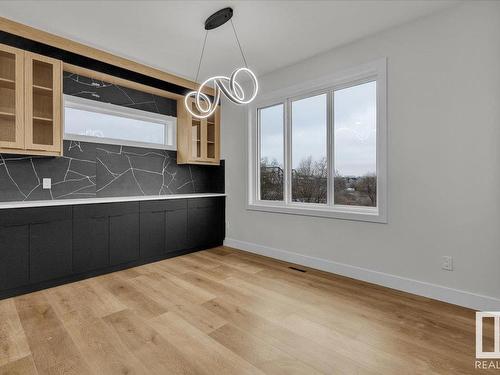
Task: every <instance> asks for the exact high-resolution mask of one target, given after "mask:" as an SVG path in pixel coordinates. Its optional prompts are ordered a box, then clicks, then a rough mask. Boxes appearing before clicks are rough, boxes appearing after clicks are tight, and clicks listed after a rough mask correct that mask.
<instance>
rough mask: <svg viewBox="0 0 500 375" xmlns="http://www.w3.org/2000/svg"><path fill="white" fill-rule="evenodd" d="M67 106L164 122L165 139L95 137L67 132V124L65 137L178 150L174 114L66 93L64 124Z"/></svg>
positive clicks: (64, 97) (85, 140)
mask: <svg viewBox="0 0 500 375" xmlns="http://www.w3.org/2000/svg"><path fill="white" fill-rule="evenodd" d="M66 107H69V108H74V109H80V110H84V111H89V112H94V113H103V114H107V115H113V116H118V117H125V118H130V119H134V120H140V121H147V122H153V123H158V124H164V125H165V140H164V144H157V143H148V142H134V141H130V140H124V139H115V138H104V137H93V136H90V135H79V134H71V133H66V126H65V125H64V139H67V140H71V141H82V142H94V143H106V144H113V145H120V146H132V147H145V148H153V149H161V150H172V151H176V150H177V118H175V117H173V116H167V115H162V114H159V113H153V112H147V111H142V110H139V109H135V108H128V107H123V106H119V105H115V104H110V103H103V102H98V101H96V100H90V99H85V98H80V97H78V96H71V95H64V96H63V111H62V112H63V124H65V121H64V113H65V109H66ZM124 131H126V129H124ZM168 140H170V143H168Z"/></svg>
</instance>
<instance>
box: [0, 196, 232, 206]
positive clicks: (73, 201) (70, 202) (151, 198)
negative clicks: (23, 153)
mask: <svg viewBox="0 0 500 375" xmlns="http://www.w3.org/2000/svg"><path fill="white" fill-rule="evenodd" d="M225 196H226V194H221V193H198V194H170V195H141V196H131V197H107V198H83V199H58V200H42V201H15V202H1V203H0V210H2V209H9V208H31V207H52V206H76V205H82V204H98V203H120V202H139V201H158V200H168V199H193V198H210V197H225Z"/></svg>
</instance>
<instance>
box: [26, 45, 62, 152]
mask: <svg viewBox="0 0 500 375" xmlns="http://www.w3.org/2000/svg"><path fill="white" fill-rule="evenodd" d="M24 65H25V67H24V68H25V69H24V71H25V76H24V80H25V87H26V88H25V99H24V100H25V124H26V125H25V143H26V149H28V150H43V151H49V152H50V151H59V150H60V149H61V104H62V103H61V97H62V96H61V75H62V71H61V70H62V64H61V62H60V61H58V60H55V59H52V58H49V57H45V56H41V55H37V54H34V53H30V52H25V59H24Z"/></svg>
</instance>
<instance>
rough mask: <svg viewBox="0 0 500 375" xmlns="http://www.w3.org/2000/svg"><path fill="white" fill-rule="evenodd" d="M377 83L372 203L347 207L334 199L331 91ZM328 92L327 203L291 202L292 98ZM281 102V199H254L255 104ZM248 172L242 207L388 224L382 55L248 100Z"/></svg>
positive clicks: (257, 181) (256, 188) (256, 158)
mask: <svg viewBox="0 0 500 375" xmlns="http://www.w3.org/2000/svg"><path fill="white" fill-rule="evenodd" d="M373 81H376V83H377V104H376V105H377V125H376V126H377V139H376V158H377V160H376V166H377V207H365V206H348V205H336V204H334V202H333V200H334V192H333V180H332V178H331V177H332V176H334V172H335V170H334V168H335V167H334V163H333V157H334V134H333V133H334V131H333V130H334V129H333V119H332V118H331V116H332V115H333V104H334V103H333V91H335V90H340V89H343V88H348V87H351V86H355V85H359V84H362V83H367V82H373ZM322 93H327V111H328V114H327V138H328V139H327V155H328V157H327V159H328V176H329V178H328V204H313V203H301V202H292V201H291V191H290V188H291V176H290V174H291V168H289V166H290V165H291V160H292V150H291V145H292V139H291V126H292V124H291V121H290V116H291V102H292V101H295V100H297V99H301V98H306V97H310V96H315V95H319V94H322ZM278 104H283V108H284V116H283V118H284V123H283V126H284V158H283V160H284V192H283V193H284V200H283V201H266V200H260V199H259V194H260V192H259V189H260V176H259V174H260V168H259V163H260V160H259V159H260V158H259V156H260V150H259V148H260V142H259V141H260V134H259V124H258V121H259V119H258V116H259V112H258V110H259V109H262V108H266V107H271V106H274V105H278ZM247 155H248V160H247V164H248V173H247V179H248V181H247V187H248V189H247V209H248V210H256V211H266V212H275V213H283V214H294V215H307V216H317V217H328V218H337V219H345V220H359V221H370V222H377V223H387V59H386V58H382V59H379V60H377V61H374V62H371V63H368V64H364V65H361V66H358V67H356V68H353V69H349V70H345V71H343V72H339V73H337V74H333V75H330V76H327V77H323V78H321V79H317V80H314V81H309V82H305V83H302V84H299V85H296V86H292V87H288V88H284V89H281V90H278V91H275V92H272V93H269V94H267V95H263V96H261V97H260V98H259V100H258V101H256V102H254V103H252V105H251V106H250V107H249V110H248V150H247Z"/></svg>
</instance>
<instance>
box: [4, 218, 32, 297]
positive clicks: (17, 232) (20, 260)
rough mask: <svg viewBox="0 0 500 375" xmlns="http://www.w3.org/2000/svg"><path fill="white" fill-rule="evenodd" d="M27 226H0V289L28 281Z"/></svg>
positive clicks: (20, 284)
mask: <svg viewBox="0 0 500 375" xmlns="http://www.w3.org/2000/svg"><path fill="white" fill-rule="evenodd" d="M28 265H29V226H28V225H15V226H3V227H0V290H5V289H11V288H16V287H19V286H23V285H26V284H28V283H29V269H28Z"/></svg>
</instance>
